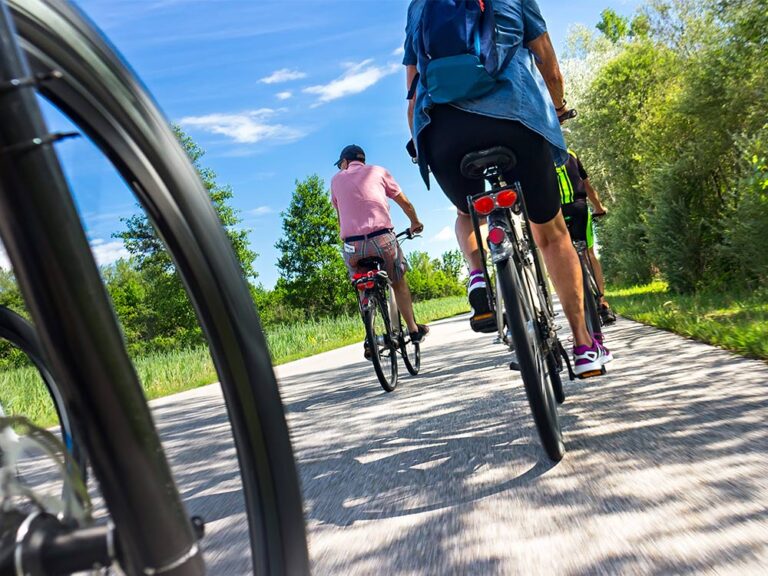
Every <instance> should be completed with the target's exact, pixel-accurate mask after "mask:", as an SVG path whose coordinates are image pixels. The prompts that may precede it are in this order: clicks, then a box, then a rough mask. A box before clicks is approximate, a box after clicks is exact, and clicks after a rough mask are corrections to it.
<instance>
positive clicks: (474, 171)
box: [461, 146, 517, 180]
mask: <svg viewBox="0 0 768 576" xmlns="http://www.w3.org/2000/svg"><path fill="white" fill-rule="evenodd" d="M515 164H517V157H516V156H515V153H514V152H512V150H510V149H509V148H504V147H503V146H494V147H493V148H488V149H487V150H480V151H478V152H470V153H469V154H467V155H466V156H464V158H462V160H461V173H462V175H463V176H464V177H465V178H471V179H472V180H480V179H482V178H483V177H484V176H485V171H486V170H487V169H488V168H490V167H491V166H496V167H497V168H498V169H499V171H500V172H506V171H507V170H511V169H512V168H514V167H515Z"/></svg>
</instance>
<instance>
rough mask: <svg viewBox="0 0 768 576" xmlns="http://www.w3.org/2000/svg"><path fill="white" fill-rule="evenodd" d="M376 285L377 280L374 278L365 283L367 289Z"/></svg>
mask: <svg viewBox="0 0 768 576" xmlns="http://www.w3.org/2000/svg"><path fill="white" fill-rule="evenodd" d="M374 286H376V282H374V281H373V280H369V281H368V282H366V283H365V289H366V290H370V289H371V288H373V287H374Z"/></svg>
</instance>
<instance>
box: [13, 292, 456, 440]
mask: <svg viewBox="0 0 768 576" xmlns="http://www.w3.org/2000/svg"><path fill="white" fill-rule="evenodd" d="M468 310H469V307H468V305H467V301H466V298H463V297H453V298H440V299H437V300H430V301H427V302H418V303H416V305H415V313H416V318H417V320H418V321H419V322H421V323H425V322H432V321H434V320H438V319H440V318H448V317H451V316H455V315H457V314H461V313H463V312H467V311H468ZM364 336H365V330H364V328H363V324H362V322H361V321H360V318H359V317H357V316H350V317H341V318H329V319H323V320H308V321H306V322H302V323H298V324H291V325H287V326H278V327H274V328H272V329H270V330H268V331H267V343H268V346H269V349H270V352H271V354H272V358H273V362H274V364H283V363H285V362H290V361H292V360H296V359H299V358H304V357H307V356H312V355H314V354H319V353H320V352H325V351H328V350H332V349H334V348H339V347H341V346H345V345H347V344H353V343H355V342H359V341H362V340H363V338H364ZM134 365H135V367H136V371H137V373H138V375H139V379H140V380H141V383H142V386H143V387H144V391H145V394H146V396H147V398H149V399H152V398H160V397H162V396H167V395H169V394H175V393H177V392H182V391H184V390H190V389H192V388H197V387H199V386H204V385H206V384H211V383H212V382H216V380H217V375H216V371H215V370H214V368H213V363H212V362H211V357H210V355H209V354H208V349H207V348H195V349H183V350H177V351H174V352H168V353H162V354H150V355H147V356H144V357H142V358H139V359H137V360H135V361H134ZM0 403H2V405H3V408H4V409H5V411H6V412H7V413H10V414H24V415H25V416H27V417H28V418H30V419H31V420H32V421H34V422H36V423H37V424H39V425H41V426H51V425H53V424H55V423H56V414H55V412H54V407H53V404H52V402H51V400H50V397H49V395H48V392H47V390H46V389H45V385H44V384H43V382H42V380H41V379H40V377H39V375H38V374H37V371H36V370H35V369H34V368H18V369H13V370H6V371H3V372H2V373H0Z"/></svg>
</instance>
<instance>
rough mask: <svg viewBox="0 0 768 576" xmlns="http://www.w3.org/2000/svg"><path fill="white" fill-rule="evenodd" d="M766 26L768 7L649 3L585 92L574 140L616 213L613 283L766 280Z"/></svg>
mask: <svg viewBox="0 0 768 576" xmlns="http://www.w3.org/2000/svg"><path fill="white" fill-rule="evenodd" d="M610 22H613V20H612V19H611V18H607V19H606V18H604V22H603V23H601V25H602V27H601V30H602V29H603V28H604V29H605V30H608V31H609V32H606V35H607V36H609V37H610V35H611V34H613V32H610V31H611V30H617V27H616V26H608V23H610ZM767 27H768V10H766V3H765V1H764V0H759V1H749V0H738V1H736V2H730V1H729V2H724V1H720V0H709V1H705V2H697V1H694V0H650V2H649V3H648V4H647V5H646V6H645V7H643V8H642V9H641V12H640V13H639V15H638V16H637V17H636V18H635V19H634V20H633V21H632V26H631V27H630V33H629V37H628V38H626V39H624V40H622V42H621V44H620V46H619V47H618V52H616V53H615V54H614V55H612V56H611V57H610V58H609V59H607V60H606V61H604V62H602V63H601V65H600V66H599V68H598V69H597V70H596V71H595V72H594V73H593V74H592V75H591V77H589V78H587V79H586V80H587V83H588V84H587V85H586V86H585V85H581V86H579V87H578V90H580V91H581V93H582V94H583V97H582V98H581V101H580V103H579V105H580V112H581V117H580V118H581V119H580V121H579V122H578V123H576V124H575V125H574V134H573V135H572V137H571V140H572V142H573V144H572V145H573V146H574V147H576V148H577V149H578V150H579V152H580V153H581V155H582V157H583V159H584V161H585V163H586V165H587V168H588V169H589V170H590V173H591V174H592V175H593V179H594V180H595V181H596V184H597V185H598V187H599V188H601V189H602V191H603V192H604V195H605V196H606V197H607V203H608V205H609V209H610V211H611V212H612V215H611V217H610V218H609V220H608V221H607V222H606V223H605V225H604V226H603V228H602V230H601V232H602V235H601V237H600V243H601V248H602V252H603V255H604V258H605V263H606V268H607V272H608V274H609V275H610V277H611V278H612V279H613V280H614V281H619V282H639V281H644V280H647V279H649V277H650V276H651V275H652V274H660V275H661V276H662V277H663V278H664V279H665V280H667V281H668V282H669V285H670V287H671V288H672V289H674V290H677V291H681V292H689V291H693V290H696V289H698V288H700V287H703V286H707V285H710V286H711V285H726V284H727V285H734V283H735V284H742V285H743V284H748V285H756V284H759V283H761V282H762V283H765V282H767V281H768V280H767V279H768V274H766V273H765V257H761V254H762V251H761V250H759V248H755V244H756V242H755V238H759V237H760V236H759V235H760V234H765V231H766V228H768V219H767V217H768V214H766V208H765V189H764V188H763V186H764V182H765V171H764V170H763V167H764V166H765V162H764V160H763V159H764V158H765V144H764V142H765V141H766V140H765V138H766V132H767V131H768V129H766V116H765V110H766V107H767V106H768V80H766V78H767V77H766V75H765V74H764V71H763V69H764V63H765V62H766V58H768V41H766V38H768V36H767V35H766V32H765V30H766V29H768V28H767ZM618 28H620V26H619V27H618ZM605 30H603V31H604V32H605ZM633 30H634V31H633ZM641 30H642V33H641V32H640V31H641ZM592 50H593V51H597V50H603V52H602V53H605V52H604V49H602V48H601V47H599V46H597V45H594V47H593V48H592ZM586 52H587V53H590V47H587V49H586ZM579 79H580V78H579ZM757 245H758V246H759V242H757Z"/></svg>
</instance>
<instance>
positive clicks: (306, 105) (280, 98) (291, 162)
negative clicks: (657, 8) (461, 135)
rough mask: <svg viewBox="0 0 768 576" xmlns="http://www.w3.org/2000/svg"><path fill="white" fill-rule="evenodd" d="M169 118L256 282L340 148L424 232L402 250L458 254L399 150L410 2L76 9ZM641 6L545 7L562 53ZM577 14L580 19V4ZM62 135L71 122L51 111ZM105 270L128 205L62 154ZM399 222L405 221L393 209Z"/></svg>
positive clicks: (122, 3)
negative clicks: (196, 151)
mask: <svg viewBox="0 0 768 576" xmlns="http://www.w3.org/2000/svg"><path fill="white" fill-rule="evenodd" d="M78 4H79V5H80V6H81V7H82V8H83V9H84V10H85V11H86V12H87V13H88V14H89V15H90V17H91V18H92V19H93V20H94V21H95V22H96V24H97V25H98V26H99V27H101V28H102V29H103V30H104V31H105V32H106V34H107V35H108V36H109V38H110V39H111V41H112V42H113V44H114V45H115V46H116V47H117V48H118V49H119V50H120V52H122V54H123V55H124V57H125V58H126V59H127V61H128V62H129V63H130V64H131V65H132V66H133V68H134V69H135V71H136V72H137V73H138V75H139V77H140V78H141V79H142V80H143V81H144V83H145V84H146V85H147V86H148V88H149V89H150V91H151V92H152V93H153V95H154V96H155V98H156V100H157V101H158V103H159V104H160V107H161V108H162V109H163V111H164V112H165V114H166V116H167V117H168V118H169V119H170V120H171V121H174V122H177V123H179V124H181V125H182V127H184V129H185V130H186V131H187V132H188V133H189V134H190V135H191V136H192V137H193V138H194V139H195V140H196V141H197V142H198V143H199V144H200V146H202V148H203V149H205V150H206V151H207V154H206V156H205V157H204V159H203V162H204V164H205V165H207V166H209V167H210V168H212V169H213V170H214V171H215V172H216V173H217V175H218V179H219V182H220V183H222V184H229V185H231V186H232V188H233V190H234V193H235V198H234V201H233V204H234V206H235V207H236V208H238V209H239V210H240V211H241V215H242V217H243V219H244V225H245V226H246V227H248V228H250V229H252V230H253V232H252V233H251V242H252V245H253V248H254V249H255V250H256V251H257V252H259V254H260V257H259V259H258V260H257V263H256V267H257V269H258V271H259V275H260V276H259V281H261V282H262V283H263V284H264V285H265V286H267V287H271V286H272V285H273V284H274V282H275V281H276V279H277V276H278V271H277V269H276V267H275V262H276V259H277V252H276V250H275V249H274V244H275V242H276V241H277V239H278V238H279V235H280V234H281V221H280V212H281V211H282V210H284V209H285V208H286V207H287V205H288V202H289V201H290V196H291V193H292V191H293V188H294V182H295V180H296V179H303V178H305V177H306V176H308V175H310V174H314V173H317V174H319V175H320V176H321V177H322V178H323V179H324V180H325V181H326V183H328V182H330V179H331V177H332V176H333V174H334V172H335V169H334V168H333V166H332V163H333V161H334V160H336V158H337V157H338V152H339V150H340V149H341V148H342V147H343V146H344V145H346V144H350V143H356V144H359V145H361V146H363V148H365V150H366V153H367V156H368V161H369V162H370V163H374V164H380V165H383V166H385V167H387V168H388V169H389V170H390V171H391V172H392V174H393V175H394V176H395V178H396V179H397V180H398V182H399V183H400V185H401V186H402V188H403V189H404V191H405V192H406V194H407V195H408V196H409V197H410V198H411V200H412V202H413V203H414V205H415V206H416V209H417V211H418V212H419V215H420V217H421V219H422V221H423V222H424V223H425V224H426V226H427V228H426V230H425V233H424V238H422V239H417V240H416V241H414V242H412V243H411V244H410V246H408V247H407V250H414V249H420V250H427V251H429V252H430V253H432V254H434V255H435V256H438V255H439V254H440V253H442V252H444V251H446V250H450V249H453V248H455V247H456V246H455V239H454V238H453V235H452V234H451V229H452V226H453V220H454V212H453V211H452V209H450V208H449V202H448V201H447V200H446V199H445V198H444V197H443V196H442V194H441V193H440V192H439V190H434V189H433V191H431V192H430V191H427V190H426V188H425V187H424V185H423V183H422V182H421V179H420V178H419V175H418V171H417V170H416V169H415V167H414V166H413V164H411V162H410V159H409V158H407V156H406V154H405V152H404V145H405V142H406V140H407V138H408V128H407V124H406V121H405V80H404V71H403V68H402V66H401V65H400V61H401V56H400V54H399V52H400V48H401V46H402V44H403V39H404V38H403V35H404V33H403V29H404V26H405V13H406V9H407V5H408V2H407V0H357V1H350V0H81V1H80V2H78ZM638 4H639V1H638V0H596V1H593V0H580V1H579V2H578V3H576V2H573V1H566V0H552V1H547V0H540V6H541V9H542V12H543V14H544V17H545V18H546V20H547V22H548V24H549V29H550V34H551V35H552V37H553V40H554V43H555V46H556V47H558V48H561V47H562V45H563V43H564V41H565V37H566V33H567V29H568V27H569V25H570V24H573V23H582V24H586V25H588V26H593V25H594V24H595V23H596V22H597V21H598V20H599V14H600V12H601V11H602V10H603V9H604V8H606V7H611V8H613V9H615V10H617V11H618V12H620V13H624V14H631V13H632V12H633V11H634V9H635V8H636V7H637V5H638ZM574 5H578V8H577V9H574V8H573V6H574ZM49 118H50V121H51V123H52V124H54V126H55V127H61V125H62V123H63V121H62V119H61V118H59V117H58V115H57V114H56V113H55V112H52V111H51V112H49ZM59 152H60V154H61V157H62V160H63V162H64V164H65V170H66V172H67V174H68V177H69V179H70V181H71V182H72V184H73V188H75V190H76V197H77V202H78V205H79V207H80V211H81V213H82V215H83V218H84V220H85V223H86V227H87V229H88V233H89V236H90V238H91V241H92V244H93V246H94V251H95V252H96V254H97V257H98V259H99V261H100V262H101V263H109V262H110V261H113V260H114V259H116V258H117V257H119V256H121V255H124V254H125V251H124V248H122V246H121V244H120V243H119V242H118V241H116V240H114V239H113V238H111V234H112V233H113V232H114V231H116V230H119V229H120V228H121V223H120V218H121V217H125V216H129V215H130V214H132V213H133V212H134V211H135V205H134V201H133V198H132V196H131V195H130V193H129V192H128V190H127V189H126V188H125V186H123V185H122V183H121V182H120V181H119V179H118V178H117V177H116V176H115V174H114V172H113V171H112V169H111V168H110V167H109V166H107V165H106V163H105V162H104V161H103V160H101V159H100V158H99V155H98V153H97V152H96V151H95V150H94V149H93V147H92V145H90V144H89V143H88V142H85V141H82V140H81V141H74V142H69V143H64V144H61V145H60V146H59ZM393 215H394V221H395V225H396V226H397V227H398V228H404V227H405V226H406V224H407V220H406V219H405V218H404V217H403V215H402V213H400V211H399V209H398V208H397V207H393Z"/></svg>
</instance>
